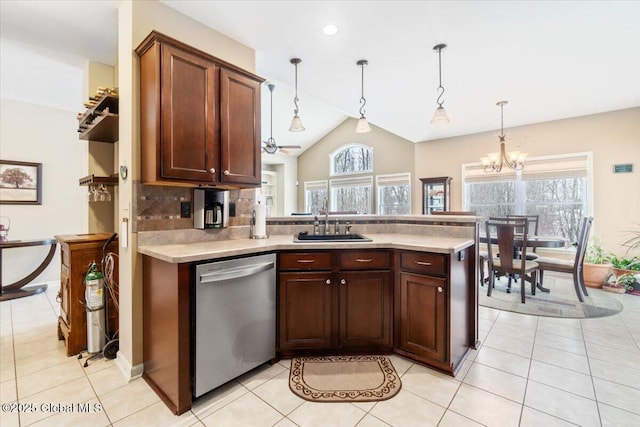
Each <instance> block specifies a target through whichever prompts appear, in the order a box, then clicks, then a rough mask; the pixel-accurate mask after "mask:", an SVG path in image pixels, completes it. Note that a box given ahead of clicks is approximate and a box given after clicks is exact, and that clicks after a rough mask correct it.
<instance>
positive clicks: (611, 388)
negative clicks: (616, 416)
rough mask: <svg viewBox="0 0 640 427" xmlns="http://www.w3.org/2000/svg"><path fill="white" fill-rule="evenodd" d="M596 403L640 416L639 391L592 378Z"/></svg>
mask: <svg viewBox="0 0 640 427" xmlns="http://www.w3.org/2000/svg"><path fill="white" fill-rule="evenodd" d="M593 384H594V387H595V389H596V398H597V400H598V402H601V403H605V404H607V405H609V406H614V407H616V408H618V409H623V410H625V411H629V412H633V413H635V414H636V415H640V405H638V402H640V389H637V388H633V387H628V386H625V385H621V384H616V383H612V382H609V381H606V380H603V379H600V378H594V379H593Z"/></svg>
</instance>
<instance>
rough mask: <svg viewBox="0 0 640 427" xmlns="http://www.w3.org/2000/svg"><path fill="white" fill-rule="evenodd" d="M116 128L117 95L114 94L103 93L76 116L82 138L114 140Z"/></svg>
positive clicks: (104, 140) (102, 140) (115, 139)
mask: <svg viewBox="0 0 640 427" xmlns="http://www.w3.org/2000/svg"><path fill="white" fill-rule="evenodd" d="M118 129H119V127H118V97H117V96H115V95H104V96H103V97H102V98H101V99H100V100H99V101H98V103H97V104H96V105H94V106H93V107H91V108H89V109H87V111H85V113H84V114H82V115H80V116H79V117H78V133H79V134H80V135H79V138H80V139H82V140H86V141H99V142H116V141H117V140H118Z"/></svg>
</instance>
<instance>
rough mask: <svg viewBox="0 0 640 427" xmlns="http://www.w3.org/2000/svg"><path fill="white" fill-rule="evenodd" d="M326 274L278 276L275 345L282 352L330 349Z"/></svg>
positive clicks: (328, 300) (327, 274)
mask: <svg viewBox="0 0 640 427" xmlns="http://www.w3.org/2000/svg"><path fill="white" fill-rule="evenodd" d="M332 286H333V285H332V283H331V279H330V274H329V273H304V272H302V273H280V274H279V281H278V290H279V303H278V304H279V307H278V308H279V310H278V312H279V320H278V337H279V338H278V343H279V347H280V349H281V350H286V349H301V348H329V347H330V346H331V292H332Z"/></svg>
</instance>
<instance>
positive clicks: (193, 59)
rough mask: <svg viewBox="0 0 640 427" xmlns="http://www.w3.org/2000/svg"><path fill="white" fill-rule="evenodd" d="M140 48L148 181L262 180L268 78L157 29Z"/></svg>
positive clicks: (238, 184)
mask: <svg viewBox="0 0 640 427" xmlns="http://www.w3.org/2000/svg"><path fill="white" fill-rule="evenodd" d="M136 52H137V53H138V55H139V56H140V137H141V141H140V145H141V166H142V167H141V170H142V171H141V180H142V183H145V184H161V185H183V186H194V187H195V186H199V185H212V186H220V187H221V188H243V187H256V186H259V185H260V178H261V168H260V165H261V163H260V84H261V83H262V82H263V79H262V78H260V77H258V76H255V75H253V74H251V73H249V72H247V71H245V70H242V69H240V68H238V67H236V66H234V65H232V64H229V63H226V62H225V61H222V60H220V59H218V58H215V57H213V56H211V55H208V54H206V53H204V52H201V51H199V50H197V49H194V48H192V47H190V46H188V45H186V44H184V43H181V42H179V41H177V40H174V39H172V38H170V37H167V36H164V35H162V34H160V33H157V32H155V31H154V32H152V33H151V34H150V35H149V36H148V37H147V38H146V39H145V40H144V41H143V42H142V43H141V44H140V46H139V47H138V48H137V49H136Z"/></svg>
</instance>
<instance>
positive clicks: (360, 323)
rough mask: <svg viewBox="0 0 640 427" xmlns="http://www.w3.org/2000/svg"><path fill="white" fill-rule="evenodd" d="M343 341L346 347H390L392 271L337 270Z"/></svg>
mask: <svg viewBox="0 0 640 427" xmlns="http://www.w3.org/2000/svg"><path fill="white" fill-rule="evenodd" d="M338 277H339V279H338V283H339V285H338V286H339V287H340V300H339V301H340V345H341V346H342V347H343V348H348V347H351V348H355V347H374V346H375V347H378V348H380V347H389V348H390V347H391V346H392V339H391V322H392V320H391V319H392V316H391V310H392V309H391V298H392V296H391V293H392V286H391V273H390V272H388V271H351V272H340V273H339V274H338Z"/></svg>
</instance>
